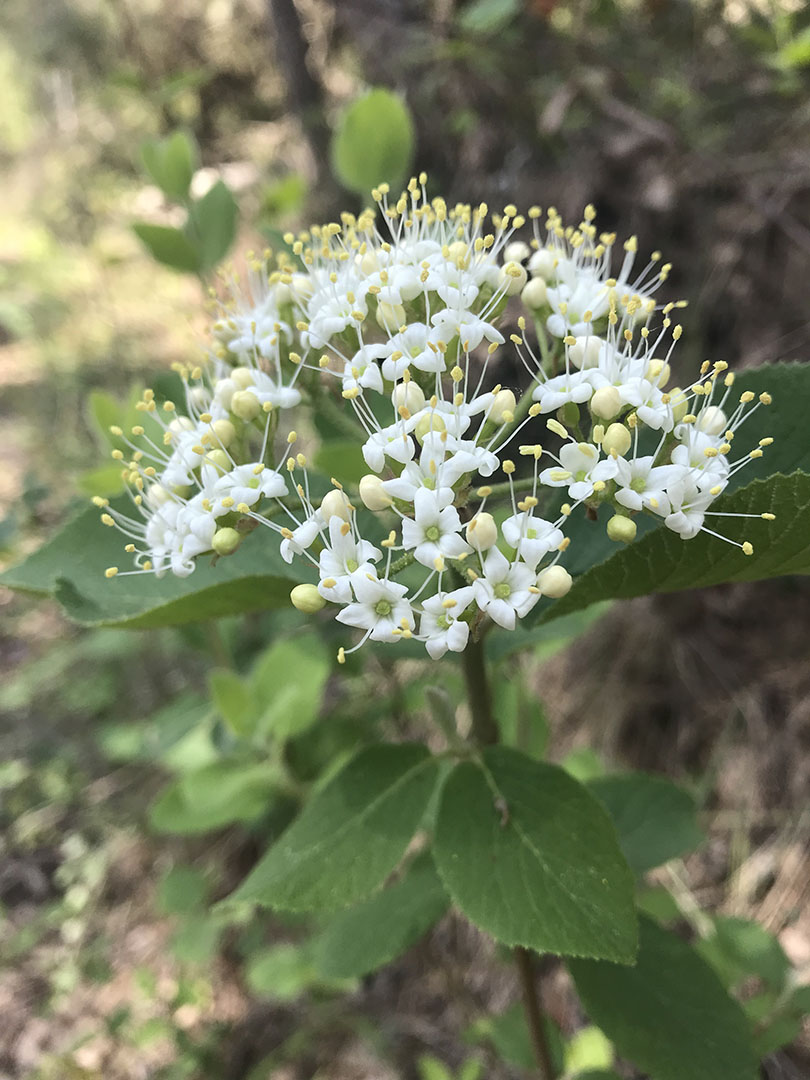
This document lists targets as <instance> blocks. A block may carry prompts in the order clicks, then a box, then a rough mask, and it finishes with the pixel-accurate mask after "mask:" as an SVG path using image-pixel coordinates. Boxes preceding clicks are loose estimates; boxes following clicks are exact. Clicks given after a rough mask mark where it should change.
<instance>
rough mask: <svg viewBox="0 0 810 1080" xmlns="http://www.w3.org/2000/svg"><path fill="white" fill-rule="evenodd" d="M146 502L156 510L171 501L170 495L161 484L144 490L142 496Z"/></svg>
mask: <svg viewBox="0 0 810 1080" xmlns="http://www.w3.org/2000/svg"><path fill="white" fill-rule="evenodd" d="M144 498H145V499H146V502H147V504H148V505H149V506H151V507H152V508H153V509H154V510H157V508H158V507H159V506H163V504H164V503H167V502H168V501H169V500H170V499H171V493H170V492H168V491H167V490H166V488H165V487H164V486H163V484H152V485H151V486H150V487H148V488H147V489H146V494H145V495H144Z"/></svg>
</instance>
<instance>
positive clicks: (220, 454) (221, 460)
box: [205, 449, 232, 473]
mask: <svg viewBox="0 0 810 1080" xmlns="http://www.w3.org/2000/svg"><path fill="white" fill-rule="evenodd" d="M205 464H206V465H213V466H214V468H215V469H218V470H219V471H220V472H222V473H226V472H230V471H231V465H232V462H231V459H230V458H229V457H228V455H227V454H226V453H225V451H224V450H216V449H215V450H209V451H208V453H207V454H206V455H205Z"/></svg>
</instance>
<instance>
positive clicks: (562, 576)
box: [537, 563, 574, 600]
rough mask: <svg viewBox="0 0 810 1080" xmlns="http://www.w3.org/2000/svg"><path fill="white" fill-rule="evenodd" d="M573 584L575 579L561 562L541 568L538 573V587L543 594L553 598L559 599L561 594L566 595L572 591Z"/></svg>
mask: <svg viewBox="0 0 810 1080" xmlns="http://www.w3.org/2000/svg"><path fill="white" fill-rule="evenodd" d="M573 584H574V579H573V578H572V577H571V575H570V574H569V573H568V571H567V570H566V569H565V567H564V566H560V565H559V563H556V564H555V565H554V566H549V567H547V568H546V569H545V570H541V571H540V573H539V574H538V575H537V588H538V589H539V590H540V592H541V593H542V595H543V596H548V597H550V599H552V600H559V599H560V597H561V596H565V594H566V593H568V592H570V590H571V586H572V585H573Z"/></svg>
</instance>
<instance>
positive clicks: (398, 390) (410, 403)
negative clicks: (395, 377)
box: [391, 379, 425, 415]
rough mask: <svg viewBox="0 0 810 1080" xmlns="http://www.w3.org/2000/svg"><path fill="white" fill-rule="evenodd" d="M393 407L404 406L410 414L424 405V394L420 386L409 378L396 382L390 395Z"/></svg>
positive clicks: (416, 411) (399, 407)
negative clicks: (408, 380)
mask: <svg viewBox="0 0 810 1080" xmlns="http://www.w3.org/2000/svg"><path fill="white" fill-rule="evenodd" d="M391 400H392V401H393V403H394V408H395V409H401V408H403V407H404V408H406V409H407V410H408V412H409V413H411V415H413V414H414V413H418V412H419V410H420V409H424V407H425V395H424V394H423V392H422V388H421V387H420V386H419V385H418V384H417V383H415V382H414V381H413V379H411V381H410V382H401V383H397V385H396V386H395V387H394V392H393V394H392V395H391Z"/></svg>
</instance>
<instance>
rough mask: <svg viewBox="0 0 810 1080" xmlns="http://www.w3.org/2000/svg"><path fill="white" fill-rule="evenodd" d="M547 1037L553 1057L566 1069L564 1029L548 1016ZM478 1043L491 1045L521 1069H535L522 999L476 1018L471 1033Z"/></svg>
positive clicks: (560, 1067) (469, 1036)
mask: <svg viewBox="0 0 810 1080" xmlns="http://www.w3.org/2000/svg"><path fill="white" fill-rule="evenodd" d="M545 1029H546V1039H547V1040H548V1045H549V1050H550V1051H551V1059H552V1062H553V1063H554V1066H555V1068H556V1069H557V1071H558V1072H561V1071H562V1067H563V1055H564V1047H563V1040H562V1036H561V1035H560V1029H559V1028H558V1027H557V1025H556V1024H555V1023H554V1022H553V1021H552V1020H550V1019H549V1018H548V1017H545ZM467 1035H468V1038H470V1039H472V1040H473V1041H475V1042H477V1043H482V1044H486V1043H488V1044H489V1045H491V1046H492V1047H493V1048H494V1050H495V1052H496V1054H497V1055H498V1057H499V1058H500V1059H501V1060H502V1061H505V1062H507V1063H508V1064H509V1065H514V1066H516V1067H517V1068H518V1069H535V1068H536V1059H535V1056H534V1048H533V1047H532V1039H531V1035H530V1034H529V1028H528V1025H527V1024H526V1015H525V1013H524V1011H523V1006H522V1005H521V1003H520V1002H519V1001H516V1002H515V1003H514V1005H510V1006H509V1008H508V1009H507V1010H506V1011H505V1012H502V1013H499V1014H498V1015H497V1016H486V1017H482V1018H481V1019H480V1020H476V1022H475V1023H474V1024H473V1026H472V1027H471V1028H470V1030H469V1032H468V1033H467Z"/></svg>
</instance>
